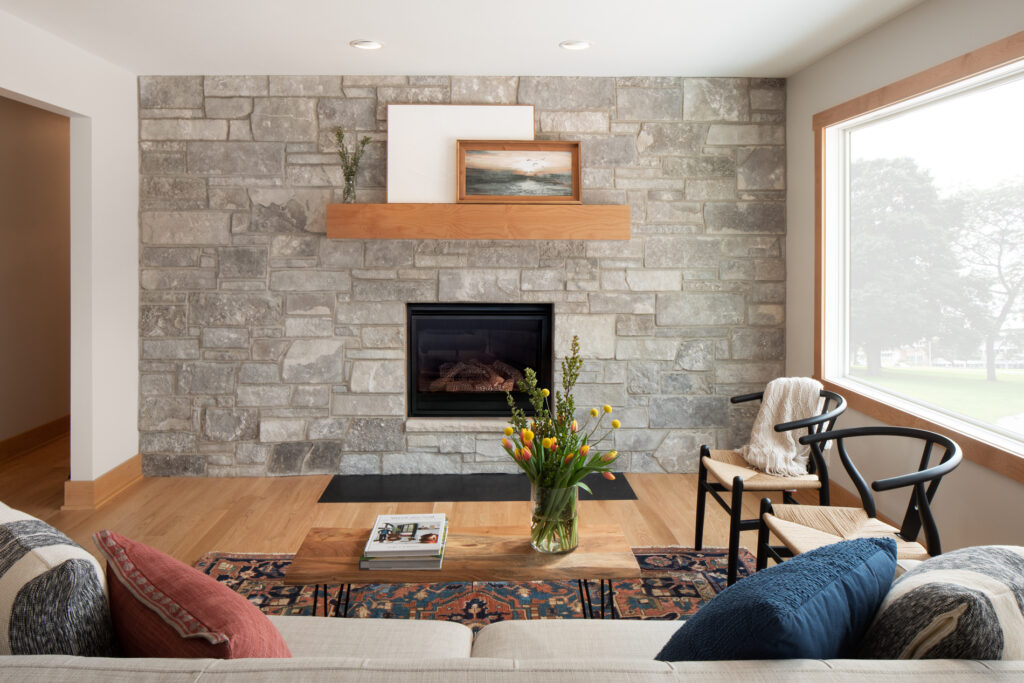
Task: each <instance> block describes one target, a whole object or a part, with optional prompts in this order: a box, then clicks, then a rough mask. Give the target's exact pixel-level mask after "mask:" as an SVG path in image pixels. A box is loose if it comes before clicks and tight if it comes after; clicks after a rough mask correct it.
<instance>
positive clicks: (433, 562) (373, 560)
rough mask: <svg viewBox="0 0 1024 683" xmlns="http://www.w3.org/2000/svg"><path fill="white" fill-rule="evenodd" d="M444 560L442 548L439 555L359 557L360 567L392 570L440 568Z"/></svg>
mask: <svg viewBox="0 0 1024 683" xmlns="http://www.w3.org/2000/svg"><path fill="white" fill-rule="evenodd" d="M443 561H444V549H442V551H441V554H440V555H436V556H431V557H367V556H366V555H363V556H362V557H360V558H359V568H360V569H369V570H371V571H372V570H374V569H390V570H393V571H405V570H430V569H440V568H441V563H442V562H443Z"/></svg>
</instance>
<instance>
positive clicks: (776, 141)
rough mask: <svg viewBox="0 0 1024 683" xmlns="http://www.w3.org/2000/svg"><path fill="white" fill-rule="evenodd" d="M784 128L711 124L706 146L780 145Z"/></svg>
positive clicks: (783, 140)
mask: <svg viewBox="0 0 1024 683" xmlns="http://www.w3.org/2000/svg"><path fill="white" fill-rule="evenodd" d="M785 142H786V128H785V126H778V125H776V126H773V125H768V124H713V125H712V126H711V127H710V129H709V130H708V137H707V143H706V144H708V145H782V144H785Z"/></svg>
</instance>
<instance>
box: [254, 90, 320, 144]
mask: <svg viewBox="0 0 1024 683" xmlns="http://www.w3.org/2000/svg"><path fill="white" fill-rule="evenodd" d="M250 122H251V124H252V137H253V139H254V140H283V141H285V142H304V141H315V140H316V139H317V114H316V100H314V99H312V98H304V97H271V98H263V97H259V98H256V100H255V101H254V103H253V110H252V117H251V118H250Z"/></svg>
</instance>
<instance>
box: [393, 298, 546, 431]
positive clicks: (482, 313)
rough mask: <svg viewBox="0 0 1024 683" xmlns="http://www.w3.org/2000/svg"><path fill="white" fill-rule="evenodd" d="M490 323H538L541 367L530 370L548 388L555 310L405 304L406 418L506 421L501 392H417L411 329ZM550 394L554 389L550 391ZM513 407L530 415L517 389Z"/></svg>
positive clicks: (518, 305) (538, 306)
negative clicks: (422, 324)
mask: <svg viewBox="0 0 1024 683" xmlns="http://www.w3.org/2000/svg"><path fill="white" fill-rule="evenodd" d="M468 315H472V316H473V317H477V318H481V317H483V318H493V319H508V318H519V319H524V318H525V319H535V320H537V321H538V322H539V323H540V337H541V349H540V361H541V362H540V363H539V367H536V368H533V369H534V371H536V373H537V383H538V386H541V387H548V388H551V386H552V381H553V378H554V373H553V368H554V306H553V304H544V303H526V304H521V303H502V304H496V303H494V304H478V303H444V304H406V387H407V393H408V395H407V402H406V406H407V408H406V412H407V414H408V416H409V417H508V416H509V408H508V403H507V400H506V397H505V393H504V392H493V393H491V392H488V393H452V394H442V393H439V392H432V393H430V392H420V391H419V389H418V387H417V382H416V377H417V375H418V368H417V367H416V360H417V357H416V352H415V349H414V348H413V343H414V339H415V335H414V334H413V332H414V325H415V324H416V322H417V320H423V319H436V318H445V317H456V318H457V317H465V316H468ZM552 393H553V389H552ZM512 395H513V397H514V398H515V399H516V405H517V406H518V407H519V408H522V409H523V410H525V411H526V413H527V414H528V415H532V414H533V412H534V411H533V407H532V406H531V405H530V404H529V402H528V400H527V397H526V395H525V394H524V393H522V392H520V391H518V389H517V390H516V391H514V392H512Z"/></svg>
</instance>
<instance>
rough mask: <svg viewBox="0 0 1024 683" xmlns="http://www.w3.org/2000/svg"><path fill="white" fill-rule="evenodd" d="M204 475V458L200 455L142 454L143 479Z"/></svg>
mask: <svg viewBox="0 0 1024 683" xmlns="http://www.w3.org/2000/svg"><path fill="white" fill-rule="evenodd" d="M205 474H206V457H205V456H202V455H168V454H158V453H143V454H142V475H143V476H145V477H202V476H204V475H205Z"/></svg>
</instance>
